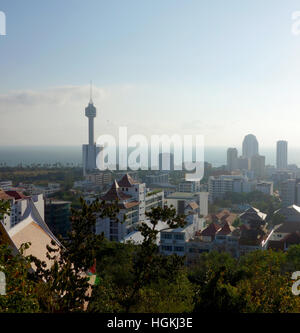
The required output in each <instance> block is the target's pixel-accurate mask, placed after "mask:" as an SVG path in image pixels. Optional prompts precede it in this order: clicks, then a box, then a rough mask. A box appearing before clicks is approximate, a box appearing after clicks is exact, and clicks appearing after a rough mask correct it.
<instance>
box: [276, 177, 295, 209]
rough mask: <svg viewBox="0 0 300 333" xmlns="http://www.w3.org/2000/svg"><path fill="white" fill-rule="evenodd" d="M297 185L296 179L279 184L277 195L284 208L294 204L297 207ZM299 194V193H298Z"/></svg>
mask: <svg viewBox="0 0 300 333" xmlns="http://www.w3.org/2000/svg"><path fill="white" fill-rule="evenodd" d="M298 190H299V185H298V181H297V180H296V179H287V180H285V181H283V182H281V184H280V189H279V195H280V199H281V201H282V205H283V206H284V207H288V206H291V205H294V204H297V205H298V201H299V200H298V197H299V199H300V195H299V196H298ZM299 194H300V193H299Z"/></svg>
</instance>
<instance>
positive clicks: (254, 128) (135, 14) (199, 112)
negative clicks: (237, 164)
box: [0, 0, 300, 154]
mask: <svg viewBox="0 0 300 333" xmlns="http://www.w3.org/2000/svg"><path fill="white" fill-rule="evenodd" d="M0 11H3V12H5V14H6V18H7V35H6V36H0V73H1V74H0V75H1V78H2V80H1V81H0V145H5V146H6V145H54V146H55V145H62V146H68V145H69V146H77V145H78V146H79V145H82V144H83V143H86V142H87V131H88V126H87V120H86V117H85V116H84V109H85V107H86V106H87V104H88V102H89V82H90V80H92V81H93V101H94V104H95V106H96V108H97V118H96V119H95V137H97V136H98V135H101V134H115V133H116V132H117V130H118V127H120V126H128V132H129V135H132V134H140V133H142V134H144V135H147V136H150V135H152V134H168V135H172V134H181V135H183V134H203V135H204V138H205V145H207V146H222V147H236V148H238V149H239V154H241V148H240V147H241V145H242V141H243V139H244V137H245V135H247V134H254V135H255V136H256V138H257V140H258V142H259V146H260V148H263V147H270V148H273V147H274V150H275V149H276V142H277V141H279V140H285V141H288V143H289V148H292V147H299V146H300V142H299V141H300V140H299V128H298V126H297V124H299V123H300V36H295V35H293V34H292V33H291V27H292V24H293V21H292V19H291V17H292V13H293V12H295V11H300V3H299V1H296V0H285V1H282V0H264V1H260V0H245V1H242V2H241V1H240V0H227V1H225V0H210V1H204V0H203V1H200V0H186V1H180V0H164V1H160V0H152V1H138V0H126V1H124V0H110V1H101V0H86V1H80V0H72V1H70V2H68V1H58V0H52V1H47V2H46V1H43V2H42V1H40V2H39V1H34V0H27V1H23V2H21V1H16V0H2V1H1V4H0ZM3 78H4V79H3Z"/></svg>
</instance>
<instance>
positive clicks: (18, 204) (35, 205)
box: [0, 190, 44, 230]
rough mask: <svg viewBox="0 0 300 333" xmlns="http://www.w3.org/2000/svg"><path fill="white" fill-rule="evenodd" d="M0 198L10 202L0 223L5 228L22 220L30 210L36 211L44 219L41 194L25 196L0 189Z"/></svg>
mask: <svg viewBox="0 0 300 333" xmlns="http://www.w3.org/2000/svg"><path fill="white" fill-rule="evenodd" d="M0 200H4V201H8V202H9V203H10V212H9V214H5V215H4V217H3V220H2V223H3V225H4V227H5V229H6V230H10V229H11V228H13V227H14V226H15V225H17V224H18V223H20V222H21V221H22V220H24V219H25V218H26V217H27V216H28V215H29V214H30V213H31V212H32V211H37V212H38V214H39V215H40V216H41V218H42V219H43V220H44V198H43V195H33V196H26V195H24V194H23V193H21V192H17V191H3V190H0Z"/></svg>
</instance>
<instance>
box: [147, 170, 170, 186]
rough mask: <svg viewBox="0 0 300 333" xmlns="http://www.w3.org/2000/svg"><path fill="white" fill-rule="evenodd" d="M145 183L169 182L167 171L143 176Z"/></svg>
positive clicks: (149, 184)
mask: <svg viewBox="0 0 300 333" xmlns="http://www.w3.org/2000/svg"><path fill="white" fill-rule="evenodd" d="M145 181H146V185H147V186H151V185H164V184H168V183H169V175H168V174H167V173H159V174H155V175H147V176H146V177H145Z"/></svg>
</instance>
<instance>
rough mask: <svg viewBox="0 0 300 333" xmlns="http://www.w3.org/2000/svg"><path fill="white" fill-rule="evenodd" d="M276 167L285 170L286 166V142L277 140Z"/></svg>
mask: <svg viewBox="0 0 300 333" xmlns="http://www.w3.org/2000/svg"><path fill="white" fill-rule="evenodd" d="M276 167H277V169H278V170H286V169H287V167H288V143H287V141H277V150H276Z"/></svg>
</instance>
